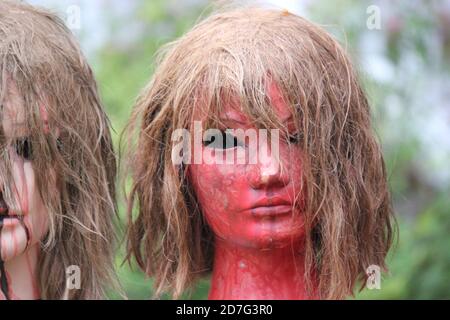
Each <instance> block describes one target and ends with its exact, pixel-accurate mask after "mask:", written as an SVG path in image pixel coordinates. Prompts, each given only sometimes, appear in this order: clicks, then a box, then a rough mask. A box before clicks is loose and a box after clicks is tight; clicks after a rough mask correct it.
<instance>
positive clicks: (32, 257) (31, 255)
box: [0, 244, 40, 300]
mask: <svg viewBox="0 0 450 320" xmlns="http://www.w3.org/2000/svg"><path fill="white" fill-rule="evenodd" d="M38 257H39V244H36V245H33V246H31V247H30V248H28V249H27V250H26V251H25V252H24V253H22V254H21V255H19V256H17V257H15V258H13V259H11V260H8V261H6V262H3V261H0V267H1V269H0V284H1V286H0V300H1V299H2V298H3V299H11V300H33V299H39V297H40V295H39V290H38V286H37V274H36V267H37V261H38Z"/></svg>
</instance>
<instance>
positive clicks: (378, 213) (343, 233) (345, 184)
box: [127, 7, 395, 299]
mask: <svg viewBox="0 0 450 320" xmlns="http://www.w3.org/2000/svg"><path fill="white" fill-rule="evenodd" d="M268 79H270V81H274V82H275V83H276V84H277V85H278V87H279V88H280V91H281V92H282V94H283V98H284V99H285V101H287V102H288V104H289V107H290V108H291V111H292V113H293V116H294V119H295V123H296V126H297V129H298V130H299V132H300V133H301V136H302V137H301V141H300V146H301V148H302V150H303V153H304V159H303V161H304V164H303V167H304V176H303V177H302V178H303V181H304V183H305V190H307V197H306V198H307V199H306V209H305V211H304V213H303V214H304V221H305V230H306V239H305V257H306V262H305V263H306V273H307V274H306V278H307V279H312V274H313V273H314V274H315V275H316V277H317V284H316V285H317V286H318V293H319V297H320V298H323V299H341V298H344V297H345V296H347V295H351V294H353V291H354V287H355V285H356V283H357V281H361V280H364V279H365V278H366V273H365V270H366V268H367V267H369V266H370V265H378V266H380V267H381V268H384V269H386V266H385V262H384V260H385V257H386V254H387V252H388V249H389V248H390V245H391V242H392V239H393V234H394V226H395V220H394V219H393V213H392V207H391V201H390V195H389V190H388V185H387V181H386V172H385V166H384V161H383V157H382V153H381V150H380V146H379V144H378V142H377V141H376V138H375V136H374V133H373V131H372V128H371V119H370V110H369V105H368V101H367V99H366V96H365V94H364V92H363V91H362V89H361V87H360V85H359V83H358V80H357V76H356V74H355V71H354V70H353V69H352V66H351V64H350V62H349V60H348V58H347V56H346V54H345V52H344V50H343V49H342V48H341V46H340V45H339V44H338V42H337V41H336V40H334V39H333V38H332V37H331V36H330V35H328V34H327V32H326V31H324V30H323V29H321V28H320V27H318V26H316V25H315V24H313V23H311V22H308V21H307V20H305V19H303V18H301V17H298V16H296V15H294V14H291V13H289V12H287V11H279V10H274V9H266V8H257V7H245V8H237V9H236V8H235V9H231V10H225V11H223V12H217V13H215V14H213V15H212V16H210V17H208V18H207V19H205V20H204V21H203V22H200V23H199V24H197V25H196V26H195V27H194V28H193V29H192V30H191V31H190V32H188V33H187V34H185V35H184V36H183V37H182V38H180V39H179V40H176V41H174V42H173V43H171V44H169V45H167V46H166V48H165V50H164V53H163V55H162V60H161V61H160V62H159V66H158V68H157V69H156V71H155V73H154V75H153V78H152V80H151V81H150V83H149V85H148V86H147V87H146V88H145V89H144V91H143V92H142V94H141V95H140V96H139V98H138V100H137V104H136V106H135V109H134V111H133V115H132V119H131V122H130V124H129V127H128V128H127V131H128V136H129V137H131V138H130V139H131V140H130V142H131V141H132V139H133V137H134V136H135V135H136V134H137V135H138V139H137V145H136V146H134V147H133V146H132V147H131V151H130V157H131V158H130V162H129V167H130V168H131V169H132V186H131V189H130V194H129V203H128V215H129V220H130V221H129V226H128V254H129V258H131V257H132V256H135V258H136V260H137V262H138V264H139V265H140V267H142V268H143V269H144V270H145V271H146V272H147V273H148V274H149V275H151V276H155V285H156V293H157V294H159V293H162V292H164V291H170V292H171V293H172V294H173V296H174V297H178V296H179V295H180V294H181V293H182V292H183V291H184V290H185V289H186V288H188V287H189V285H190V284H192V283H193V280H194V279H195V278H196V277H197V276H198V275H199V274H201V273H202V272H203V271H208V270H211V267H212V265H211V261H212V259H211V257H212V254H213V248H212V246H211V245H210V243H211V242H212V241H213V239H212V237H211V230H210V229H209V228H208V226H207V225H206V223H205V221H204V218H203V217H202V215H201V214H200V209H199V208H198V207H199V205H198V204H197V202H196V199H195V195H194V194H193V192H192V188H191V186H190V185H189V181H188V180H187V179H186V175H185V169H186V168H181V169H180V168H177V167H175V166H174V165H173V164H172V162H171V150H172V146H173V142H172V141H171V135H172V132H173V131H174V130H175V129H177V128H190V123H191V118H192V114H193V113H194V107H195V106H196V105H199V104H201V105H202V107H203V108H205V109H206V110H207V112H208V114H209V116H210V117H215V118H217V115H218V114H219V113H220V111H221V110H222V109H223V106H224V105H225V104H226V103H227V102H228V101H227V100H229V99H227V98H226V97H235V98H236V99H238V101H239V103H240V108H241V109H242V111H243V112H244V113H245V114H246V115H247V116H248V117H249V118H250V119H252V120H253V122H254V123H255V124H256V125H257V126H258V127H268V128H270V127H273V125H274V123H276V119H274V116H273V112H272V111H271V110H272V108H270V107H268V101H270V95H269V92H268V91H269V90H268V85H267V81H268ZM278 125H279V124H278ZM136 131H137V133H136ZM211 201H214V199H212V200H211ZM133 208H136V210H137V215H135V214H133V211H135V210H134V209H133ZM308 288H309V290H312V284H311V280H309V284H308Z"/></svg>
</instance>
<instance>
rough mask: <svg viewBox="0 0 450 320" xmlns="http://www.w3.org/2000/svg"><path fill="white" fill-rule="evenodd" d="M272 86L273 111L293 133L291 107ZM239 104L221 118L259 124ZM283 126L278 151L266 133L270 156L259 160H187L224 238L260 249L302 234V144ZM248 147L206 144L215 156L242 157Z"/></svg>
mask: <svg viewBox="0 0 450 320" xmlns="http://www.w3.org/2000/svg"><path fill="white" fill-rule="evenodd" d="M269 89H270V95H271V98H272V99H271V100H272V106H273V108H274V111H275V112H276V114H277V116H278V117H279V119H280V120H281V121H283V122H285V123H286V125H287V126H288V128H289V130H290V134H291V136H293V135H295V134H296V132H295V128H293V126H292V120H290V119H291V112H290V110H289V108H288V106H287V105H286V103H284V101H283V99H282V98H281V95H280V93H279V90H278V88H277V87H276V86H275V85H271V86H270V88H269ZM236 109H237V108H234V107H231V106H228V107H227V108H226V109H225V110H223V114H222V115H221V118H222V119H224V123H225V124H226V125H227V127H228V128H231V129H243V130H247V129H251V128H252V129H254V130H257V129H256V128H255V127H254V125H253V124H252V123H251V122H250V121H249V120H248V119H247V117H246V116H245V115H244V114H242V113H240V112H239V111H237V110H236ZM205 119H206V116H200V115H198V117H197V120H202V121H204V120H205ZM290 122H291V123H290ZM257 132H258V131H257ZM281 132H282V131H281V130H280V135H279V140H278V143H279V152H278V153H279V156H278V157H277V156H276V155H275V154H274V152H272V151H273V150H272V149H271V142H270V139H267V142H266V143H265V144H264V145H260V148H261V147H262V148H265V149H266V150H267V152H265V153H263V154H265V157H264V159H260V158H259V159H257V161H256V163H255V162H253V163H250V162H249V161H247V163H243V164H236V162H235V163H234V164H226V163H224V164H206V163H201V164H190V165H189V166H188V176H189V179H190V183H191V185H192V187H193V189H194V191H195V194H196V197H197V200H198V202H199V204H200V207H201V209H202V213H203V214H204V216H205V218H206V220H207V222H208V224H209V225H210V227H211V228H212V230H213V232H214V234H215V235H216V237H218V238H219V239H222V240H225V241H230V242H232V243H234V244H236V245H240V246H244V247H248V248H260V249H268V248H275V247H277V248H279V247H285V246H287V245H289V244H292V243H293V242H297V241H298V240H301V239H303V237H304V225H303V217H302V211H303V210H302V203H303V201H302V199H303V196H302V194H303V193H304V192H302V160H301V158H302V157H301V150H300V146H299V145H298V144H296V143H295V141H293V142H290V143H289V141H288V138H287V137H285V136H284V135H283V134H282V133H281ZM259 136H260V135H259V134H258V137H259ZM231 138H232V139H234V138H233V137H231ZM227 139H229V137H228V138H227ZM234 141H236V140H234ZM246 147H247V146H246V145H245V144H244V143H242V142H239V141H238V143H237V146H234V147H231V148H226V149H221V148H214V147H211V145H203V147H202V148H203V155H204V157H205V156H208V157H210V158H211V159H214V158H215V157H217V156H223V155H224V154H226V153H228V154H229V153H231V154H232V155H233V156H235V157H237V152H238V149H239V148H246ZM246 151H247V152H248V150H246Z"/></svg>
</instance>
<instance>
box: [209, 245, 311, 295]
mask: <svg viewBox="0 0 450 320" xmlns="http://www.w3.org/2000/svg"><path fill="white" fill-rule="evenodd" d="M304 273H305V259H304V255H303V250H302V246H301V245H288V246H286V247H284V248H273V249H269V250H261V249H255V248H244V247H241V246H238V245H235V244H232V243H230V242H227V241H224V240H220V239H216V246H215V256H214V269H213V275H212V281H211V290H210V292H209V299H239V300H240V299H254V300H264V299H277V300H284V299H289V300H297V299H302V300H303V299H308V298H314V296H313V297H311V296H310V295H308V294H307V289H306V279H305V274H304Z"/></svg>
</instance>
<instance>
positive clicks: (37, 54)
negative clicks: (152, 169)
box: [0, 1, 116, 299]
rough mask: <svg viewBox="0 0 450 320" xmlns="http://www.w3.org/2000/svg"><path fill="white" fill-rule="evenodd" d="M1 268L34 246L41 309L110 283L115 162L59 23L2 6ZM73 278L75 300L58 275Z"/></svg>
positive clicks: (85, 74)
mask: <svg viewBox="0 0 450 320" xmlns="http://www.w3.org/2000/svg"><path fill="white" fill-rule="evenodd" d="M0 105H1V109H0V147H1V149H0V169H1V170H0V187H1V198H0V206H1V209H0V210H1V212H0V213H1V216H0V218H1V232H0V238H1V246H0V249H1V258H2V262H5V263H8V262H10V261H12V260H14V259H15V258H17V257H18V256H20V255H21V254H24V253H26V252H27V250H30V248H31V247H33V246H35V245H37V246H39V247H40V248H41V250H40V251H41V252H40V254H39V261H38V266H37V268H36V270H37V271H36V275H35V276H36V278H37V283H38V287H39V291H40V297H41V298H43V299H59V298H63V297H66V298H69V299H71V298H74V299H75V298H98V297H101V296H102V295H103V288H104V285H106V284H107V283H108V281H109V280H110V278H111V269H112V258H113V254H112V247H111V241H112V238H113V236H112V234H113V227H112V219H113V217H114V212H115V192H114V179H115V178H114V177H115V171H116V168H115V156H114V153H113V150H112V142H111V137H110V132H109V122H108V119H107V117H106V115H105V113H104V111H103V107H102V105H101V103H100V100H99V97H98V93H97V87H96V83H95V80H94V78H93V75H92V71H91V69H90V67H89V66H88V64H87V62H86V59H85V58H84V56H83V55H82V53H81V52H80V49H79V47H78V45H77V44H76V41H75V39H74V38H73V36H72V35H71V33H70V31H69V30H68V29H67V28H66V27H65V26H64V23H63V21H62V20H60V19H59V18H57V17H56V16H54V15H53V14H51V13H49V12H47V11H45V10H42V9H38V8H35V7H32V6H29V5H27V4H23V3H20V2H13V1H1V2H0ZM72 265H76V266H78V267H79V268H80V274H81V285H80V289H79V290H66V270H67V268H68V267H69V266H72Z"/></svg>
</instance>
